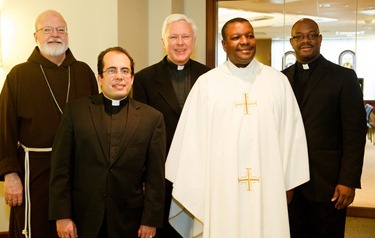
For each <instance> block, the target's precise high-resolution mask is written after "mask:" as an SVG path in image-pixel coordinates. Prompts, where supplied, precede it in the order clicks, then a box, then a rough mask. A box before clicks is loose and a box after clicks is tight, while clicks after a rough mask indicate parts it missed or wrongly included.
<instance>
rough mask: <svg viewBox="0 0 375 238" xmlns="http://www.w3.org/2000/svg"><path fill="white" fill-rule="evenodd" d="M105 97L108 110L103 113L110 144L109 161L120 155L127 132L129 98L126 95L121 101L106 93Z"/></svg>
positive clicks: (105, 107) (105, 105)
mask: <svg viewBox="0 0 375 238" xmlns="http://www.w3.org/2000/svg"><path fill="white" fill-rule="evenodd" d="M103 97H104V110H105V112H106V113H104V114H103V115H104V122H105V128H106V135H107V142H108V145H109V158H110V161H109V162H113V161H114V160H115V159H116V158H117V156H118V152H119V149H120V145H121V140H122V138H123V135H124V133H125V127H126V122H127V116H128V102H129V98H128V97H126V98H124V99H122V100H120V101H114V100H111V99H108V98H106V97H105V96H104V95H103Z"/></svg>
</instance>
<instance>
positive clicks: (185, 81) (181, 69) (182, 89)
mask: <svg viewBox="0 0 375 238" xmlns="http://www.w3.org/2000/svg"><path fill="white" fill-rule="evenodd" d="M167 65H168V73H169V75H170V79H171V81H172V84H173V88H174V91H175V92H176V96H177V99H178V102H179V104H180V106H181V108H182V107H183V106H184V104H185V100H186V98H187V96H188V94H189V91H190V89H191V79H190V61H188V62H187V63H186V64H185V65H183V66H179V65H176V64H174V63H173V62H171V61H170V60H167Z"/></svg>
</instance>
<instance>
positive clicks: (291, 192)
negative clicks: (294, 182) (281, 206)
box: [286, 189, 294, 204]
mask: <svg viewBox="0 0 375 238" xmlns="http://www.w3.org/2000/svg"><path fill="white" fill-rule="evenodd" d="M293 196H294V189H291V190H289V191H286V201H287V202H288V204H289V203H290V202H291V201H292V199H293Z"/></svg>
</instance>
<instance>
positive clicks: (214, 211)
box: [166, 18, 309, 238]
mask: <svg viewBox="0 0 375 238" xmlns="http://www.w3.org/2000/svg"><path fill="white" fill-rule="evenodd" d="M222 35H223V41H222V44H223V48H224V50H225V51H226V53H227V56H228V59H229V60H228V61H226V62H225V63H224V64H222V65H221V66H219V67H217V68H215V69H213V70H211V71H209V72H207V73H206V74H203V75H202V76H201V77H200V78H199V79H198V81H197V82H196V84H195V85H194V87H193V89H192V90H191V92H190V94H189V96H188V99H187V101H186V103H185V106H184V109H183V112H182V115H181V118H180V121H179V124H178V126H177V130H176V133H175V135H174V138H173V141H172V145H171V148H170V151H169V154H168V158H167V163H166V178H167V179H168V180H170V181H171V182H172V183H173V193H172V195H173V201H172V207H171V211H170V214H169V216H170V222H171V224H172V226H174V227H175V228H176V230H177V231H178V232H180V234H182V236H183V237H215V238H220V237H236V238H245V237H246V238H248V237H289V226H288V212H287V196H286V193H287V194H288V200H289V199H290V197H291V196H292V193H291V192H287V191H289V190H291V189H293V188H294V187H296V186H298V185H300V184H302V183H305V182H307V181H308V180H309V170H308V155H307V146H306V138H305V131H304V127H303V123H302V119H301V115H300V112H299V108H298V105H297V102H296V100H295V97H294V94H293V91H292V89H291V87H290V84H289V82H288V80H287V78H286V77H285V76H284V75H282V74H281V73H280V72H278V71H276V70H275V69H272V68H271V67H268V66H265V65H263V64H261V63H259V62H258V61H256V60H254V59H253V58H254V55H255V51H256V41H255V38H254V31H253V27H252V26H251V24H250V23H249V22H248V21H247V20H246V19H243V18H235V19H232V20H230V21H228V22H227V23H226V24H225V25H224V26H223V29H222Z"/></svg>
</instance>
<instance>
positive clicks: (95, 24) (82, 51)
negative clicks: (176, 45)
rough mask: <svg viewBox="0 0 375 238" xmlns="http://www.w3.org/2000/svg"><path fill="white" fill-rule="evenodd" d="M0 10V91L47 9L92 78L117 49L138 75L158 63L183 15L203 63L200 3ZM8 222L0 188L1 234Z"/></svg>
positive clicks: (172, 0) (4, 3)
mask: <svg viewBox="0 0 375 238" xmlns="http://www.w3.org/2000/svg"><path fill="white" fill-rule="evenodd" d="M0 7H1V8H0V10H1V13H2V16H1V17H2V18H1V29H2V34H1V40H2V42H1V43H2V45H1V46H2V47H1V48H2V54H3V67H0V88H2V85H3V82H4V80H5V77H6V74H7V73H8V72H9V70H10V69H11V68H12V67H13V66H14V65H16V64H18V63H20V62H24V61H26V60H27V58H28V57H29V55H30V54H31V51H32V50H33V48H34V47H35V42H34V38H33V32H34V22H35V18H36V16H37V15H38V14H39V13H40V12H42V11H44V10H46V9H56V10H58V11H60V12H61V13H62V14H63V15H64V17H65V20H66V21H67V23H68V28H69V38H70V48H71V50H72V52H73V54H74V56H75V57H76V58H77V59H79V60H82V61H85V62H86V63H88V64H89V65H90V67H91V68H92V69H93V71H94V72H95V73H96V71H97V70H96V59H97V55H98V54H99V52H100V51H102V50H104V49H105V48H108V47H112V46H117V45H119V46H122V47H124V48H126V49H127V50H128V51H129V53H130V54H131V55H132V57H133V58H134V60H135V63H136V67H135V68H136V71H138V70H140V69H142V68H144V67H146V66H148V65H151V64H153V63H156V62H158V61H160V60H161V58H162V57H163V56H164V55H165V52H164V49H163V47H162V44H161V27H162V23H163V20H164V18H165V17H166V16H167V15H169V14H171V13H185V14H186V15H188V16H189V17H191V18H193V19H194V20H195V22H196V24H197V26H198V38H197V41H196V50H195V51H194V53H193V58H194V59H196V60H198V61H200V62H202V63H205V60H206V59H205V20H206V17H205V15H206V12H205V1H202V0H138V1H133V0H106V1H100V0H80V1H77V0H65V1H58V0H32V1H30V0H0ZM0 118H1V115H0ZM0 120H1V119H0ZM8 217H9V209H8V208H7V206H5V204H4V191H3V183H2V182H0V231H6V230H8Z"/></svg>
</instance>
